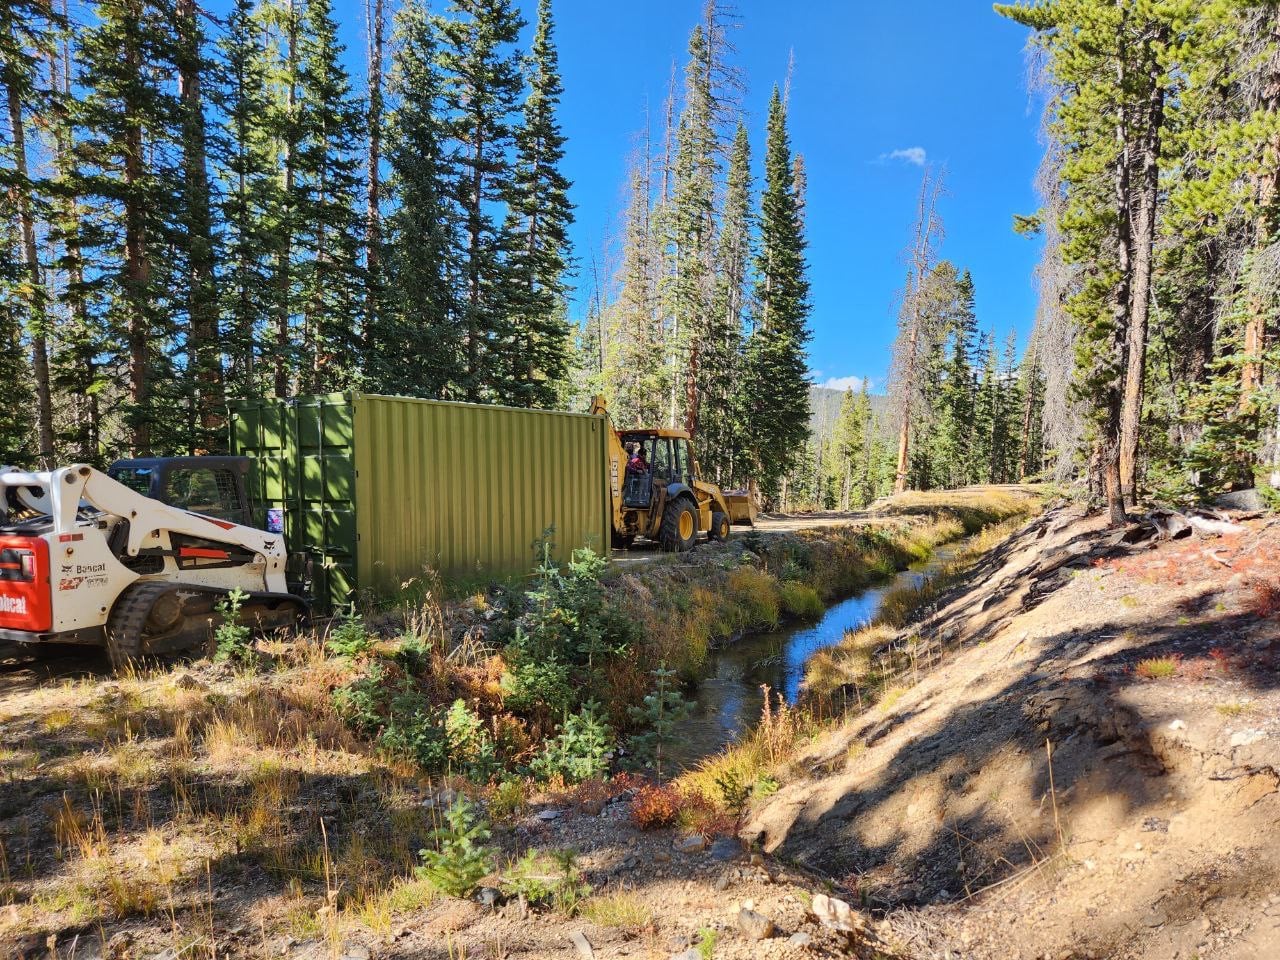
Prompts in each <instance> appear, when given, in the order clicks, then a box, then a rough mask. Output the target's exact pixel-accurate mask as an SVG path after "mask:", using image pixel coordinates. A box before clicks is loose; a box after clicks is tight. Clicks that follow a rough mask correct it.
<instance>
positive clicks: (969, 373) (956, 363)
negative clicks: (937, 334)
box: [938, 270, 978, 487]
mask: <svg viewBox="0 0 1280 960" xmlns="http://www.w3.org/2000/svg"><path fill="white" fill-rule="evenodd" d="M977 322H978V321H977V317H976V316H975V315H974V305H973V278H972V276H971V275H970V274H969V271H968V270H966V271H964V273H963V274H961V275H960V277H959V280H958V282H957V291H956V311H955V314H954V318H953V320H952V323H951V325H950V330H949V331H948V334H947V335H948V337H949V340H950V347H951V350H950V355H949V356H948V358H947V361H946V366H945V369H944V371H943V383H942V395H941V397H940V398H939V401H940V402H939V406H940V410H939V420H938V455H939V458H940V460H941V461H942V463H943V464H944V465H945V466H944V469H943V471H942V476H941V481H940V482H941V483H942V485H943V486H947V487H962V486H964V485H965V484H968V483H973V482H975V479H976V478H975V465H974V462H973V418H974V399H975V397H974V395H975V393H976V390H977V382H976V380H975V378H974V367H973V350H974V343H973V338H974V336H975V335H976V334H977Z"/></svg>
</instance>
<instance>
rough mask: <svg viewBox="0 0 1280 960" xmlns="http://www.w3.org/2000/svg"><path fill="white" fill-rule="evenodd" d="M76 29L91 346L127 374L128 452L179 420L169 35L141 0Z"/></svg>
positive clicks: (114, 4) (176, 121)
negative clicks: (94, 315) (94, 339)
mask: <svg viewBox="0 0 1280 960" xmlns="http://www.w3.org/2000/svg"><path fill="white" fill-rule="evenodd" d="M95 14H96V22H95V24H94V25H93V26H91V27H89V28H87V29H84V30H82V31H81V34H80V47H79V59H80V64H81V73H80V77H79V86H80V87H82V88H83V89H84V90H85V91H86V93H85V95H84V96H83V97H82V98H81V99H80V100H79V101H78V104H77V108H76V113H77V119H78V121H79V125H80V127H81V135H80V137H79V141H78V143H77V146H76V155H77V157H78V158H79V160H80V161H81V163H80V166H79V169H78V170H77V176H78V186H79V188H80V189H79V190H78V191H77V192H78V193H80V194H81V195H82V196H84V197H85V201H86V204H87V205H88V206H89V209H90V210H91V212H92V217H93V220H94V222H95V226H96V228H97V229H96V230H94V231H93V232H92V233H88V234H86V236H85V238H84V239H85V243H84V249H85V252H86V257H87V258H88V259H89V261H90V263H91V265H92V266H91V269H86V274H89V273H92V274H93V275H94V276H96V277H98V278H99V281H98V283H97V284H95V286H96V287H97V291H96V292H97V293H98V296H97V297H96V298H95V299H96V300H97V301H98V302H99V303H101V304H102V305H103V308H104V310H103V313H102V316H103V318H104V321H105V323H106V325H107V330H106V332H107V339H106V340H105V341H104V342H103V343H101V344H99V345H97V347H98V349H99V351H100V354H101V355H103V357H104V358H105V359H106V362H107V364H108V365H109V366H111V367H112V368H114V369H115V370H116V371H117V375H118V377H119V380H118V382H120V383H122V384H123V385H124V391H125V392H124V395H123V396H122V397H120V398H119V402H118V403H117V405H116V406H117V410H118V411H119V412H120V413H121V414H123V416H122V418H121V420H122V422H120V423H119V424H117V425H116V428H117V429H119V430H121V431H123V433H124V442H125V443H126V444H127V447H128V449H129V450H130V451H131V452H132V453H133V454H135V455H137V456H145V455H148V454H150V453H152V452H153V450H163V449H167V448H172V447H173V446H174V443H175V441H176V435H177V434H178V433H180V432H181V430H182V427H183V426H185V424H183V423H182V422H181V421H179V420H176V418H175V417H174V413H175V412H176V411H179V410H181V409H182V408H183V407H182V404H181V402H180V397H179V394H178V391H176V390H175V389H174V386H175V372H174V366H173V360H172V358H173V356H174V354H175V353H176V352H177V349H178V342H177V336H176V332H177V331H176V324H177V322H178V320H179V319H180V318H181V317H182V316H183V314H184V313H185V306H184V305H181V304H179V303H177V302H175V300H174V299H173V298H172V297H171V291H175V290H181V289H182V287H183V286H184V285H183V284H182V283H181V282H180V281H179V279H178V277H177V276H176V271H175V269H174V268H175V267H176V266H177V264H176V263H175V262H174V261H173V259H171V258H170V257H169V256H168V251H167V244H168V243H169V242H170V241H171V240H173V239H174V237H173V231H172V225H173V224H174V223H176V222H178V221H179V220H180V219H181V211H180V209H178V208H177V205H176V203H175V198H178V197H180V196H181V195H182V186H181V183H182V180H181V175H180V172H179V170H178V169H177V168H176V166H175V164H174V162H173V159H172V157H173V151H172V150H171V149H168V148H170V147H172V146H173V141H174V139H175V134H176V132H177V131H178V129H179V128H180V124H181V109H180V105H179V103H178V100H177V97H176V96H175V92H174V90H175V86H176V85H175V84H174V83H173V80H174V70H173V64H174V59H175V56H176V54H177V39H176V37H175V35H174V33H173V31H172V22H171V20H170V18H169V17H168V16H167V15H166V14H165V12H164V11H162V10H160V9H159V8H157V7H154V6H153V5H152V4H151V3H150V2H148V0H101V2H99V3H97V4H96V6H95Z"/></svg>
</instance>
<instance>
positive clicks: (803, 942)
mask: <svg viewBox="0 0 1280 960" xmlns="http://www.w3.org/2000/svg"><path fill="white" fill-rule="evenodd" d="M812 943H813V937H812V935H810V934H807V933H805V932H803V931H801V932H799V933H793V934H792V935H791V936H789V937H787V945H788V946H792V947H796V948H798V949H801V950H803V949H804V948H805V947H807V946H809V945H810V944H812Z"/></svg>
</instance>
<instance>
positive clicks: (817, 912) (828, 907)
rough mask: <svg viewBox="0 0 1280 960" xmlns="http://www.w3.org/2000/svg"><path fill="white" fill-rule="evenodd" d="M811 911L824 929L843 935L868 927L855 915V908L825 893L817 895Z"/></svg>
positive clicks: (810, 908)
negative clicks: (828, 928) (837, 931)
mask: <svg viewBox="0 0 1280 960" xmlns="http://www.w3.org/2000/svg"><path fill="white" fill-rule="evenodd" d="M809 910H810V911H811V912H812V913H813V915H814V916H815V917H817V919H818V922H819V923H820V924H822V925H823V926H824V927H830V928H831V929H832V930H839V931H841V932H842V933H853V932H854V931H855V930H860V929H861V928H862V927H864V926H866V921H865V920H863V919H862V917H861V916H859V915H858V914H856V913H854V911H853V908H852V907H850V906H849V904H847V903H845V902H844V901H843V900H837V899H836V898H835V897H829V896H827V895H826V894H825V893H819V894H815V895H814V898H813V902H812V903H811V904H809Z"/></svg>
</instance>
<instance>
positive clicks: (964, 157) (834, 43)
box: [556, 0, 1041, 388]
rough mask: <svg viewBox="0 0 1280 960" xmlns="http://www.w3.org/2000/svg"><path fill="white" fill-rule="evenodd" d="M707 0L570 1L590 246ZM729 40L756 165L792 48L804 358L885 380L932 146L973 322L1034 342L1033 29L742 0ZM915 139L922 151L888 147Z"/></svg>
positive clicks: (580, 230)
mask: <svg viewBox="0 0 1280 960" xmlns="http://www.w3.org/2000/svg"><path fill="white" fill-rule="evenodd" d="M700 11H701V2H700V0H648V2H644V3H600V2H598V0H559V2H558V3H557V4H556V15H557V27H558V41H559V46H560V55H561V64H562V67H563V72H564V80H565V91H566V92H565V97H564V108H563V114H562V118H563V123H564V127H565V131H566V133H567V134H568V137H569V148H568V159H567V168H568V169H567V173H568V175H569V176H570V178H572V179H573V181H574V193H573V198H574V201H575V202H576V204H577V207H578V210H577V216H578V223H577V227H576V229H575V231H574V240H575V245H576V247H577V250H578V254H579V257H580V258H581V259H583V261H584V262H586V258H587V257H588V256H589V255H590V254H591V253H592V252H593V251H596V250H598V249H599V248H600V245H601V242H602V238H603V237H604V236H605V235H606V232H607V231H609V230H611V229H613V228H615V227H616V225H617V222H618V213H619V210H620V208H621V204H622V195H621V187H622V183H623V178H624V172H625V164H626V157H627V155H628V153H629V151H630V150H631V149H632V148H633V145H634V143H635V135H636V131H637V130H638V129H639V128H640V127H641V126H642V124H643V116H644V109H645V105H646V103H647V104H649V106H650V109H651V110H652V111H653V114H654V118H655V123H656V122H657V121H658V119H659V117H660V109H661V103H662V100H663V98H664V96H665V91H666V84H667V78H668V76H669V73H670V69H671V62H672V59H673V58H674V59H675V60H676V62H677V64H678V65H681V66H682V65H683V61H684V55H685V54H684V51H685V44H686V42H687V39H688V34H689V31H690V30H691V29H692V27H693V25H694V23H695V22H697V20H698V17H699V14H700ZM738 12H739V14H740V16H741V27H740V28H739V29H738V30H737V31H735V33H734V35H733V37H734V41H735V44H736V46H737V48H738V57H737V62H738V64H739V65H740V66H741V67H742V68H743V70H744V71H745V73H746V76H747V80H748V84H749V89H748V92H747V98H746V101H745V104H744V106H745V107H746V110H747V112H748V124H749V128H750V130H751V133H752V140H753V143H752V148H753V152H754V154H755V157H756V159H757V160H758V159H759V157H760V154H761V153H762V152H763V125H764V113H765V108H766V105H767V102H768V97H769V93H770V91H771V89H772V86H773V84H774V83H781V82H782V81H783V80H784V78H785V76H786V70H787V61H788V57H789V56H790V54H791V52H792V51H794V55H795V71H794V76H793V80H792V91H791V108H790V120H791V134H792V142H793V145H794V147H795V149H797V150H798V151H800V152H802V153H803V154H804V155H805V161H806V165H807V169H808V175H809V196H808V226H809V259H810V264H811V279H812V283H813V304H814V311H813V319H812V325H813V341H812V344H811V352H810V359H811V363H810V366H811V368H812V369H813V370H814V371H815V373H817V374H819V375H820V376H819V380H820V381H826V380H828V379H831V378H843V377H850V376H860V377H862V376H866V377H871V378H872V384H873V387H875V388H882V387H883V385H884V380H885V376H886V373H887V370H888V363H889V347H890V344H891V342H892V340H893V335H894V330H895V316H896V312H895V311H896V299H897V296H898V292H899V290H900V289H901V287H902V285H903V280H904V275H905V264H904V262H903V257H902V250H903V248H904V247H905V246H906V244H907V242H908V240H909V239H910V232H911V225H912V219H913V216H914V206H915V199H916V195H917V192H918V189H919V183H920V175H921V168H920V167H919V166H917V165H916V164H915V163H913V162H911V160H912V159H915V157H916V151H923V152H924V154H925V156H926V157H927V160H928V162H930V163H936V164H939V165H941V166H944V167H945V169H946V174H947V188H948V195H947V196H946V198H945V199H944V200H943V203H942V215H943V218H944V220H945V223H946V239H945V242H944V246H943V254H944V255H945V256H946V257H948V258H950V259H952V260H953V261H955V262H956V263H957V264H959V265H961V266H967V267H969V268H970V269H971V270H972V271H973V275H974V283H975V286H976V291H977V309H978V316H979V322H980V323H981V324H982V325H983V326H985V327H994V328H995V330H996V331H997V334H998V339H1000V340H1003V339H1004V337H1005V336H1006V335H1007V333H1008V330H1009V329H1010V328H1011V327H1012V328H1016V329H1017V330H1018V331H1019V333H1020V336H1021V337H1022V338H1023V339H1025V335H1026V333H1027V332H1028V331H1029V329H1030V324H1031V320H1032V317H1033V315H1034V311H1035V292H1034V289H1033V286H1032V269H1033V267H1034V265H1035V261H1036V258H1037V256H1038V247H1037V244H1036V243H1035V242H1034V241H1031V240H1027V239H1025V238H1023V237H1020V236H1017V235H1016V234H1014V233H1013V232H1012V230H1011V229H1010V223H1011V221H1012V217H1013V214H1014V213H1030V212H1032V211H1034V210H1035V208H1036V206H1037V205H1038V204H1037V200H1036V196H1035V191H1034V188H1033V184H1032V181H1033V177H1034V175H1035V170H1036V166H1037V164H1038V163H1039V158H1040V154H1041V149H1040V145H1039V143H1038V140H1037V135H1036V134H1037V128H1038V125H1039V120H1038V114H1037V108H1035V107H1034V106H1033V105H1032V103H1031V101H1030V99H1029V98H1028V95H1027V92H1026V83H1025V77H1026V61H1025V57H1024V52H1023V51H1024V44H1025V39H1026V32H1025V30H1024V29H1022V28H1021V27H1018V26H1017V25H1016V24H1012V23H1009V22H1007V21H1005V20H1003V19H1002V18H1000V17H998V16H996V15H995V14H994V13H993V12H992V10H991V4H990V3H989V2H988V0H925V2H917V3H912V4H900V3H883V2H880V3H872V2H866V0H858V2H836V0H825V2H794V3H780V2H766V0H743V2H741V4H740V5H739V7H738ZM895 151H911V152H912V153H911V159H905V158H902V157H901V156H899V158H896V159H895V158H891V156H890V155H892V154H893V153H894V152H895Z"/></svg>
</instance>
